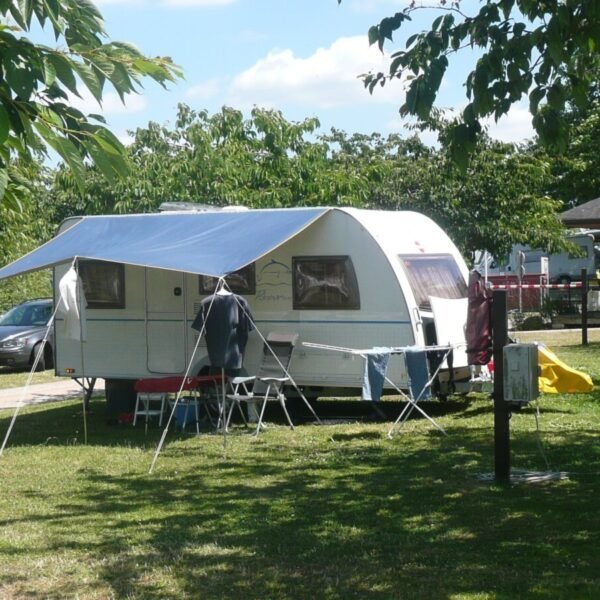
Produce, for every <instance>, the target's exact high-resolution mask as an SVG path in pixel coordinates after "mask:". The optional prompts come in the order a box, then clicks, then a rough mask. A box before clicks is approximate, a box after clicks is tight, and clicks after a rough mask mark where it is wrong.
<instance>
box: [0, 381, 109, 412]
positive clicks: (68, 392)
mask: <svg viewBox="0 0 600 600" xmlns="http://www.w3.org/2000/svg"><path fill="white" fill-rule="evenodd" d="M103 390H104V379H98V380H97V381H96V385H95V386H94V393H96V392H100V393H102V392H103ZM24 391H25V388H9V389H4V390H0V410H2V409H5V408H15V407H16V406H18V404H19V402H23V404H25V405H28V404H41V403H43V402H58V401H60V400H66V399H68V398H75V397H77V396H80V397H81V396H82V391H81V387H80V386H79V384H78V383H77V382H76V381H73V380H72V379H64V380H63V381H57V382H54V383H37V384H35V385H31V386H29V389H28V390H27V393H25V394H24Z"/></svg>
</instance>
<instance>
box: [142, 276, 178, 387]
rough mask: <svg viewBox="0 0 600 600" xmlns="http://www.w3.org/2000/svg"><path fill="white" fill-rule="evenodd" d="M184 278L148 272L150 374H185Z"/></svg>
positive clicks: (147, 335) (147, 325) (148, 359)
mask: <svg viewBox="0 0 600 600" xmlns="http://www.w3.org/2000/svg"><path fill="white" fill-rule="evenodd" d="M186 329H187V328H186V327H185V290H184V275H183V273H179V272H177V271H165V270H162V269H149V268H147V269H146V344H147V345H146V350H147V368H148V371H149V372H150V373H159V374H163V375H164V374H169V375H172V374H180V373H184V372H185V366H186V365H185V348H186V333H187V331H186Z"/></svg>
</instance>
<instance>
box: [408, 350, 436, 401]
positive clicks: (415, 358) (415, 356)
mask: <svg viewBox="0 0 600 600" xmlns="http://www.w3.org/2000/svg"><path fill="white" fill-rule="evenodd" d="M404 359H405V360H406V372H407V373H408V387H409V389H410V394H411V398H412V399H413V400H417V399H418V400H419V401H421V400H429V399H431V386H427V383H428V382H429V369H428V368H427V352H426V350H424V349H414V350H413V349H411V348H406V350H405V351H404Z"/></svg>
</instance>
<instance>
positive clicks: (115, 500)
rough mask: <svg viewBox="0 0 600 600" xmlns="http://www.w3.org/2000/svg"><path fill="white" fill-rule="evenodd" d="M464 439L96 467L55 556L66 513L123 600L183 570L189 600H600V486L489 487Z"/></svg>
mask: <svg viewBox="0 0 600 600" xmlns="http://www.w3.org/2000/svg"><path fill="white" fill-rule="evenodd" d="M454 434H455V440H456V441H458V440H460V445H459V444H457V443H456V441H455V442H454V443H453V444H450V445H448V443H447V441H446V440H444V439H442V438H441V437H440V436H436V435H431V436H428V439H427V447H426V448H422V449H418V450H416V451H415V450H414V448H413V449H411V450H410V451H409V452H407V453H405V452H403V451H402V446H401V444H393V445H388V446H387V447H383V446H381V445H376V446H374V445H368V444H364V445H360V444H359V445H355V446H353V448H352V452H350V453H344V452H339V451H337V450H336V449H327V450H324V451H320V452H317V453H316V454H315V455H313V456H310V455H309V456H303V452H299V453H296V452H293V451H292V452H287V453H285V454H280V455H279V456H272V453H273V452H274V450H275V449H274V448H273V447H269V446H270V444H268V443H267V444H266V445H265V448H264V452H261V453H260V454H259V455H257V456H256V460H254V461H248V460H246V459H243V460H235V459H229V460H225V461H224V462H222V463H221V464H219V465H218V467H216V468H217V470H218V477H217V478H215V477H214V476H211V474H209V473H206V472H203V470H202V469H201V466H200V465H197V466H195V467H194V468H191V469H188V470H185V471H177V472H174V471H172V470H170V468H169V464H170V462H171V461H172V460H174V459H175V458H176V455H175V456H172V455H171V451H170V450H169V452H168V454H169V456H168V457H165V465H164V466H163V467H162V468H161V469H160V472H159V473H158V474H157V475H156V476H151V477H147V476H138V477H116V476H108V475H105V474H102V473H100V472H96V473H94V472H87V473H86V474H85V478H84V482H83V486H82V490H81V493H80V494H79V495H78V497H77V498H76V499H73V502H69V503H66V504H65V505H64V506H61V507H59V509H60V511H61V512H62V513H63V514H64V517H62V518H61V519H58V520H57V522H56V523H55V525H56V528H57V529H58V530H59V531H57V533H58V534H59V535H58V536H57V544H56V550H62V547H63V545H64V544H65V543H67V542H66V540H64V539H62V536H61V535H60V530H61V529H63V528H66V527H67V526H68V522H69V520H71V519H73V518H74V517H78V516H83V515H85V516H86V518H88V519H91V520H92V522H93V523H94V526H95V527H96V528H98V531H97V533H96V536H95V537H96V539H97V540H98V542H97V544H96V545H95V546H92V547H86V548H85V551H86V552H91V553H93V554H96V555H97V556H103V557H105V561H106V566H105V567H104V569H103V574H102V576H103V578H105V580H106V581H107V582H108V583H109V584H110V586H111V587H112V589H113V590H114V591H115V592H116V595H117V597H132V596H133V597H144V598H158V597H161V596H162V595H163V594H164V590H162V589H161V588H160V586H159V587H155V586H154V585H153V584H152V582H148V583H146V582H145V581H144V579H145V578H144V577H143V573H144V571H146V570H152V569H159V570H163V569H172V570H173V571H174V573H175V578H176V580H177V581H178V585H179V586H180V591H181V592H183V594H184V595H185V596H187V597H200V596H202V597H214V598H218V597H244V598H265V597H284V596H285V597H296V598H306V597H311V596H313V597H331V598H347V597H350V596H353V597H372V598H391V597H419V598H448V597H450V596H452V597H454V596H456V595H460V594H465V595H468V594H493V595H494V596H495V597H496V598H514V597H524V596H527V597H532V598H556V597H567V596H568V595H571V597H573V595H575V596H579V597H590V598H591V597H592V596H593V593H594V590H595V589H597V588H596V585H597V584H598V571H597V566H598V565H597V562H596V561H597V559H596V558H595V556H597V554H596V552H595V550H594V547H595V542H594V538H595V537H596V535H597V531H598V528H597V525H598V517H597V516H596V512H597V511H596V509H595V505H596V500H597V497H598V493H599V492H600V485H599V483H598V480H597V479H596V480H595V481H594V482H593V484H592V485H583V484H581V483H580V482H578V481H577V480H575V481H570V482H566V483H564V484H560V485H557V486H551V487H545V488H544V487H536V488H532V487H514V488H504V489H503V488H498V487H496V486H493V485H491V486H490V485H482V484H478V483H477V482H476V481H475V480H474V478H472V477H471V475H472V473H470V472H469V467H470V468H473V467H475V468H481V467H483V465H482V463H481V457H482V452H481V450H482V449H481V446H482V440H481V439H480V437H479V436H477V435H473V432H471V431H469V430H463V431H455V432H454ZM582 437H583V438H586V439H587V441H588V442H589V441H591V436H588V435H586V434H584V435H583V436H582ZM354 441H357V440H356V438H354ZM358 441H359V442H360V441H364V440H361V438H358ZM467 448H468V449H467ZM304 452H309V453H310V450H309V449H308V448H305V449H304ZM595 466H596V467H597V466H598V459H597V457H596V463H595ZM106 489H112V490H114V491H115V494H114V495H113V496H112V497H111V496H107V494H106V493H105V490H106ZM148 507H153V509H154V510H153V511H150V512H149V511H148V510H147V509H148ZM117 514H120V515H123V518H122V519H121V520H120V521H119V522H118V523H115V524H113V525H111V528H110V531H105V530H103V528H104V523H105V520H106V518H109V517H111V516H112V517H114V515H117ZM127 514H131V515H132V519H135V520H136V522H135V523H132V522H129V521H128V520H127V518H126V515H127ZM139 515H144V516H143V517H142V518H140V516H139ZM132 527H135V528H136V529H138V530H140V531H141V537H142V538H143V540H144V542H145V543H144V544H143V547H144V548H145V549H144V550H143V551H142V552H141V553H140V550H139V549H137V550H136V549H135V548H132V547H131V546H130V544H129V541H128V540H129V538H130V535H131V534H130V530H131V528H132ZM140 531H138V532H137V533H136V537H139V536H140ZM141 565H144V566H143V570H142V571H140V568H141ZM567 592H568V593H567ZM197 595H198V596H197Z"/></svg>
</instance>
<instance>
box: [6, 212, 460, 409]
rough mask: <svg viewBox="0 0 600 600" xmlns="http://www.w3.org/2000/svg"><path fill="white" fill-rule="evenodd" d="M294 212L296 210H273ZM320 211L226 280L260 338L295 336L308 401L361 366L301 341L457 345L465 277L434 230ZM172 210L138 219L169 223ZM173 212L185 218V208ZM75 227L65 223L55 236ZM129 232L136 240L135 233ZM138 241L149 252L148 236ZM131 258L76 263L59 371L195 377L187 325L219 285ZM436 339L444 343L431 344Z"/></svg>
mask: <svg viewBox="0 0 600 600" xmlns="http://www.w3.org/2000/svg"><path fill="white" fill-rule="evenodd" d="M294 210H302V209H280V210H279V211H275V212H279V213H286V212H288V213H289V211H294ZM305 210H308V209H305ZM320 210H321V211H322V213H320V214H319V216H318V218H315V219H314V220H311V221H310V222H309V223H307V224H306V225H305V226H304V227H302V228H301V229H300V230H298V231H296V232H295V233H294V234H293V235H291V236H290V237H289V238H287V239H286V240H284V241H283V242H282V243H281V244H280V245H278V246H277V247H272V248H270V249H269V251H268V252H267V253H266V254H263V255H261V256H258V255H257V256H256V258H255V259H254V260H253V262H251V263H250V264H248V265H246V266H245V267H244V268H242V269H239V270H237V271H236V272H235V273H234V274H232V275H229V276H228V277H227V281H228V283H229V285H230V287H231V289H232V290H233V291H234V292H236V293H238V294H240V295H243V296H244V297H245V298H246V300H247V301H248V302H249V304H250V307H251V310H252V314H253V317H254V321H255V323H256V325H257V327H258V329H259V330H260V331H261V333H262V334H263V335H264V336H265V337H266V335H267V334H268V333H269V332H296V333H298V334H299V336H300V337H299V343H298V345H297V347H296V350H295V351H294V356H293V358H292V362H291V368H290V371H291V375H292V376H293V378H294V380H295V381H296V382H297V384H298V385H300V386H302V387H303V388H304V391H305V393H306V394H307V395H308V396H313V397H315V396H318V395H327V393H328V391H329V392H330V391H332V390H333V389H337V390H339V388H346V389H348V388H351V389H357V388H360V386H361V384H362V378H363V371H364V365H363V361H362V359H361V358H360V357H358V356H356V355H354V354H352V353H344V352H341V353H340V352H331V351H328V350H325V349H319V348H312V347H306V346H303V344H302V342H312V343H316V344H327V345H333V346H340V347H344V348H357V349H364V348H371V347H376V346H396V347H397V346H407V345H414V344H416V345H433V344H436V343H440V344H448V343H453V344H456V343H464V324H465V321H466V310H465V309H464V307H465V306H466V301H463V302H458V304H460V306H461V307H463V308H462V309H461V310H459V311H458V313H456V306H457V299H459V298H465V297H466V295H467V276H468V270H467V267H466V265H465V263H464V261H463V259H462V257H461V255H460V253H459V252H458V250H457V248H456V247H455V245H454V244H453V243H452V241H451V240H450V238H449V237H448V236H447V235H446V233H445V232H444V231H443V230H442V229H441V228H440V227H438V226H437V225H436V224H435V223H434V222H433V221H431V220H430V219H429V218H427V217H425V216H423V215H421V214H418V213H415V212H391V211H375V210H359V209H353V208H331V209H320ZM215 212H219V213H220V214H223V213H225V212H226V213H227V214H228V215H231V219H232V220H233V219H234V218H235V217H236V215H238V214H241V213H242V211H241V210H240V211H239V213H238V212H236V211H235V210H227V211H206V213H203V214H206V215H210V214H211V213H213V214H214V213H215ZM244 212H245V213H246V214H248V213H254V214H257V215H261V214H267V213H273V212H274V211H272V210H260V211H255V210H252V211H249V210H246V211H244ZM170 214H172V213H160V214H157V215H144V216H143V218H144V219H146V221H145V222H148V219H164V220H165V222H167V221H166V219H168V218H169V215H170ZM176 214H178V215H179V217H180V218H181V219H186V218H188V217H190V216H191V215H193V214H194V213H181V212H179V213H176ZM195 214H196V215H197V214H198V213H195ZM102 218H103V217H85V218H84V219H83V220H85V221H91V220H93V219H102ZM113 219H123V220H127V219H138V221H136V223H138V222H139V219H140V215H132V216H122V217H113ZM79 220H80V219H74V220H68V221H67V222H66V223H65V224H64V225H63V228H62V230H63V231H64V230H66V229H67V228H68V227H69V226H73V225H74V224H75V225H76V224H77V222H78V221H79ZM125 223H126V221H125ZM132 223H133V221H132ZM233 226H234V227H235V225H233ZM131 231H132V234H131V235H136V233H135V232H136V231H137V229H136V228H134V227H132V229H131ZM253 235H255V234H254V232H253V231H247V230H239V232H238V236H239V240H240V244H241V245H242V244H244V243H245V242H244V240H247V242H248V243H251V242H252V241H253ZM51 243H52V242H51ZM145 243H146V244H148V245H149V247H151V245H152V236H149V238H148V239H147V240H146V241H145ZM173 243H174V244H177V240H174V242H173ZM211 248H212V251H214V253H215V255H226V254H227V253H228V252H230V251H231V248H230V247H227V245H221V244H220V242H219V240H218V238H216V239H215V241H214V243H213V246H211ZM42 249H43V247H42ZM77 255H78V256H80V257H81V256H86V257H89V256H90V254H77ZM93 256H97V255H93ZM123 262H125V261H123ZM134 262H135V261H131V262H128V264H123V263H122V262H111V261H108V262H107V261H98V260H83V259H81V258H80V259H79V273H80V275H81V278H82V280H83V284H84V288H85V292H86V299H87V310H86V332H85V341H77V340H73V339H68V338H67V337H65V336H64V335H63V334H62V333H61V332H62V331H63V327H61V323H60V320H61V319H62V316H61V314H60V313H59V315H58V319H57V320H58V322H57V326H56V328H55V330H56V346H55V347H56V360H55V365H56V371H57V374H58V375H63V376H70V377H81V376H86V377H99V378H104V379H108V380H110V379H136V378H142V377H161V376H167V375H173V374H183V373H185V372H186V367H187V365H188V363H189V362H190V361H192V365H193V366H192V369H191V372H193V373H196V372H197V371H198V370H199V369H200V368H201V367H202V366H203V365H205V364H207V361H208V359H207V351H206V345H205V342H204V340H201V341H200V344H199V347H198V350H197V352H196V353H194V348H195V346H196V342H197V335H198V334H197V332H196V331H195V330H193V329H192V328H191V327H190V325H191V323H192V321H193V319H194V317H195V316H196V313H197V311H198V309H199V306H200V302H201V301H202V300H203V298H205V297H206V296H207V295H210V294H211V293H212V292H213V291H214V290H215V285H216V283H217V279H216V278H215V277H209V276H205V275H199V274H192V273H189V272H184V271H185V269H182V270H166V269H164V268H153V267H150V266H142V265H139V264H138V265H136V264H132V263H134ZM146 264H147V263H146ZM69 266H70V264H69V263H67V262H63V263H62V264H59V265H57V266H55V273H54V281H55V297H58V281H59V280H60V278H61V277H62V276H63V275H64V273H65V272H66V270H67V269H68V268H69ZM1 276H2V272H1V271H0V277H1ZM431 296H433V297H439V298H444V299H448V306H449V307H450V308H449V310H453V311H454V313H455V314H448V313H445V314H437V313H436V318H437V322H435V321H434V314H433V311H432V309H431V303H430V297H431ZM452 301H454V303H453V302H452ZM452 307H454V308H452ZM442 312H443V311H442ZM442 331H443V332H444V333H443V334H440V332H442ZM436 332H437V333H438V334H440V335H443V336H444V339H437V338H436ZM450 338H452V339H450ZM261 349H262V341H261V339H260V337H259V336H258V335H257V333H256V332H252V333H251V334H250V336H249V342H248V347H247V349H246V353H245V357H244V368H245V369H246V371H247V372H248V373H252V372H253V371H254V370H255V369H256V367H257V365H258V361H259V357H260V352H261ZM454 369H455V372H454V375H455V378H456V379H461V378H463V379H464V378H465V377H466V378H468V368H466V357H465V355H464V352H463V353H461V354H458V355H456V357H455V361H454ZM388 375H389V377H390V378H391V379H392V380H393V381H394V382H395V383H397V384H399V385H401V386H402V387H406V384H407V381H406V374H405V372H404V366H403V360H402V359H401V358H400V357H392V361H391V362H390V367H389V370H388ZM444 377H445V378H447V377H448V372H447V371H446V373H445V375H444V376H443V377H442V380H443V379H444Z"/></svg>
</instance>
